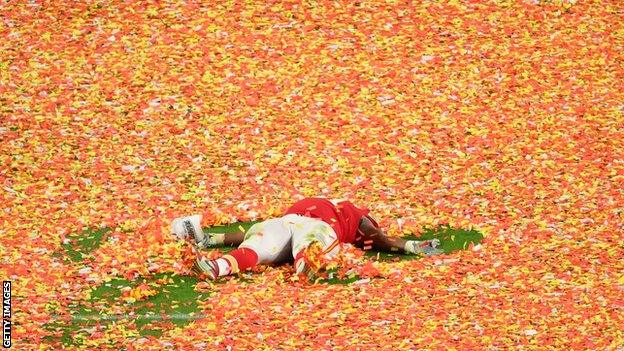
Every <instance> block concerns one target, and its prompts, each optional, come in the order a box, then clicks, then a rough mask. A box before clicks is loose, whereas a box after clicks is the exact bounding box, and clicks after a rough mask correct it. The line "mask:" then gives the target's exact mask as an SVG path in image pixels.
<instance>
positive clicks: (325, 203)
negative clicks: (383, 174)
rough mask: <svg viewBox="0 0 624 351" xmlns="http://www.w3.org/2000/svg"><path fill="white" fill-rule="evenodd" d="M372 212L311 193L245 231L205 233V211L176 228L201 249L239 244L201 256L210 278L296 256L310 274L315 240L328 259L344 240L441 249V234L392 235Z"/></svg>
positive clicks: (299, 268)
mask: <svg viewBox="0 0 624 351" xmlns="http://www.w3.org/2000/svg"><path fill="white" fill-rule="evenodd" d="M368 212H369V211H368V210H367V209H365V208H358V207H356V206H355V205H353V204H352V203H351V202H349V201H341V202H338V201H335V200H332V201H330V200H327V199H323V198H306V199H303V200H301V201H298V202H297V203H295V204H294V205H292V206H291V207H290V208H289V209H288V210H287V211H286V213H285V214H284V216H282V217H279V218H272V219H268V220H265V221H263V222H259V223H256V224H254V225H253V226H251V227H250V228H249V230H247V232H246V233H242V232H239V233H224V234H223V233H222V234H218V233H210V234H206V233H204V232H203V231H202V229H201V225H200V222H201V216H200V215H194V216H188V217H181V218H176V219H175V220H173V222H172V225H171V227H172V231H173V233H174V234H175V235H176V236H177V237H178V238H180V239H183V240H187V241H189V242H191V244H193V245H194V246H195V247H196V248H200V249H205V248H209V247H212V246H215V245H221V244H225V245H231V246H236V245H238V248H237V249H234V250H232V251H230V252H229V253H228V254H226V255H224V256H223V257H221V258H218V259H215V260H208V259H204V258H198V259H197V260H196V263H195V266H194V270H195V271H197V272H199V273H205V274H206V275H208V277H210V278H211V279H217V278H218V277H221V276H225V275H229V274H233V273H237V272H241V271H244V270H246V269H248V268H250V267H253V266H255V265H257V264H271V263H279V262H283V261H287V260H289V259H290V260H293V259H294V267H295V270H296V272H297V273H306V272H308V270H309V269H310V267H307V266H306V262H305V259H303V255H304V250H305V249H306V248H309V247H310V246H311V245H313V244H318V245H320V247H321V249H322V253H323V255H325V257H326V258H331V257H333V256H335V255H336V254H337V253H338V251H339V250H340V245H339V244H340V243H349V244H353V245H355V246H356V247H359V248H364V249H370V248H374V249H377V250H380V251H386V252H398V251H401V252H405V253H411V254H417V253H420V254H424V255H427V256H429V255H435V254H439V253H442V251H441V250H439V249H437V248H436V247H437V246H438V245H439V241H438V240H437V239H433V240H425V241H417V240H404V239H401V238H395V237H388V236H387V235H386V234H385V233H384V232H383V231H382V230H381V229H380V228H379V225H378V224H377V222H376V221H375V220H374V219H373V218H372V217H371V216H369V215H368Z"/></svg>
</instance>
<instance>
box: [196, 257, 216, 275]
mask: <svg viewBox="0 0 624 351" xmlns="http://www.w3.org/2000/svg"><path fill="white" fill-rule="evenodd" d="M193 271H194V272H195V273H197V274H202V273H203V274H206V275H207V276H208V278H210V279H212V280H215V279H217V278H218V277H219V265H218V264H217V262H216V261H215V260H207V259H204V258H198V259H197V260H196V261H195V264H194V265H193Z"/></svg>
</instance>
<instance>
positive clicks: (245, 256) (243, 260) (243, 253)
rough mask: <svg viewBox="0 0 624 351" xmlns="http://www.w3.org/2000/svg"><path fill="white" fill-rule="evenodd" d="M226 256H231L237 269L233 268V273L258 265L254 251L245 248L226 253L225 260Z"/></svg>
mask: <svg viewBox="0 0 624 351" xmlns="http://www.w3.org/2000/svg"><path fill="white" fill-rule="evenodd" d="M226 256H231V257H233V258H234V260H235V261H236V266H237V267H233V271H234V272H239V271H240V272H242V271H244V270H246V269H247V268H250V267H253V266H255V265H256V264H257V263H258V254H257V253H256V252H255V251H254V250H252V249H249V248H246V247H240V248H238V249H235V250H232V251H230V252H228V253H227V255H225V256H224V258H226Z"/></svg>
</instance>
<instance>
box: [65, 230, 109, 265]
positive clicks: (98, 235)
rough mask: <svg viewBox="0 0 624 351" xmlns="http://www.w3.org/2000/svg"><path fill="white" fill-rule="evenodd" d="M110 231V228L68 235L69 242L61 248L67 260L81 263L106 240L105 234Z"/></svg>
mask: <svg viewBox="0 0 624 351" xmlns="http://www.w3.org/2000/svg"><path fill="white" fill-rule="evenodd" d="M110 231H111V229H110V228H101V229H86V230H84V231H82V232H81V233H78V234H74V235H70V236H69V238H68V239H69V242H68V243H66V244H63V245H62V248H63V249H64V251H65V254H66V255H67V258H68V259H69V260H71V261H73V262H79V261H82V260H83V259H84V258H85V257H86V256H87V255H88V254H89V253H90V252H92V251H94V250H96V249H97V248H98V247H99V246H100V245H101V244H102V243H103V242H104V241H105V240H106V234H107V233H108V232H110Z"/></svg>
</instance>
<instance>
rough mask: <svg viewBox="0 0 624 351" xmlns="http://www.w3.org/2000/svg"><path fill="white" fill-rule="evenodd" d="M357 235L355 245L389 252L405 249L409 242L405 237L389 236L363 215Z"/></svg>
mask: <svg viewBox="0 0 624 351" xmlns="http://www.w3.org/2000/svg"><path fill="white" fill-rule="evenodd" d="M357 237H358V238H357V240H356V242H355V245H356V246H357V247H360V248H364V249H365V250H368V249H371V248H375V249H377V250H381V251H387V252H397V251H404V248H405V243H406V242H407V240H405V239H401V238H394V237H389V236H387V235H386V233H384V232H383V230H381V229H380V228H377V227H375V225H374V224H373V222H372V221H371V220H370V219H368V218H366V217H362V219H361V220H360V226H359V228H358V234H357Z"/></svg>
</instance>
